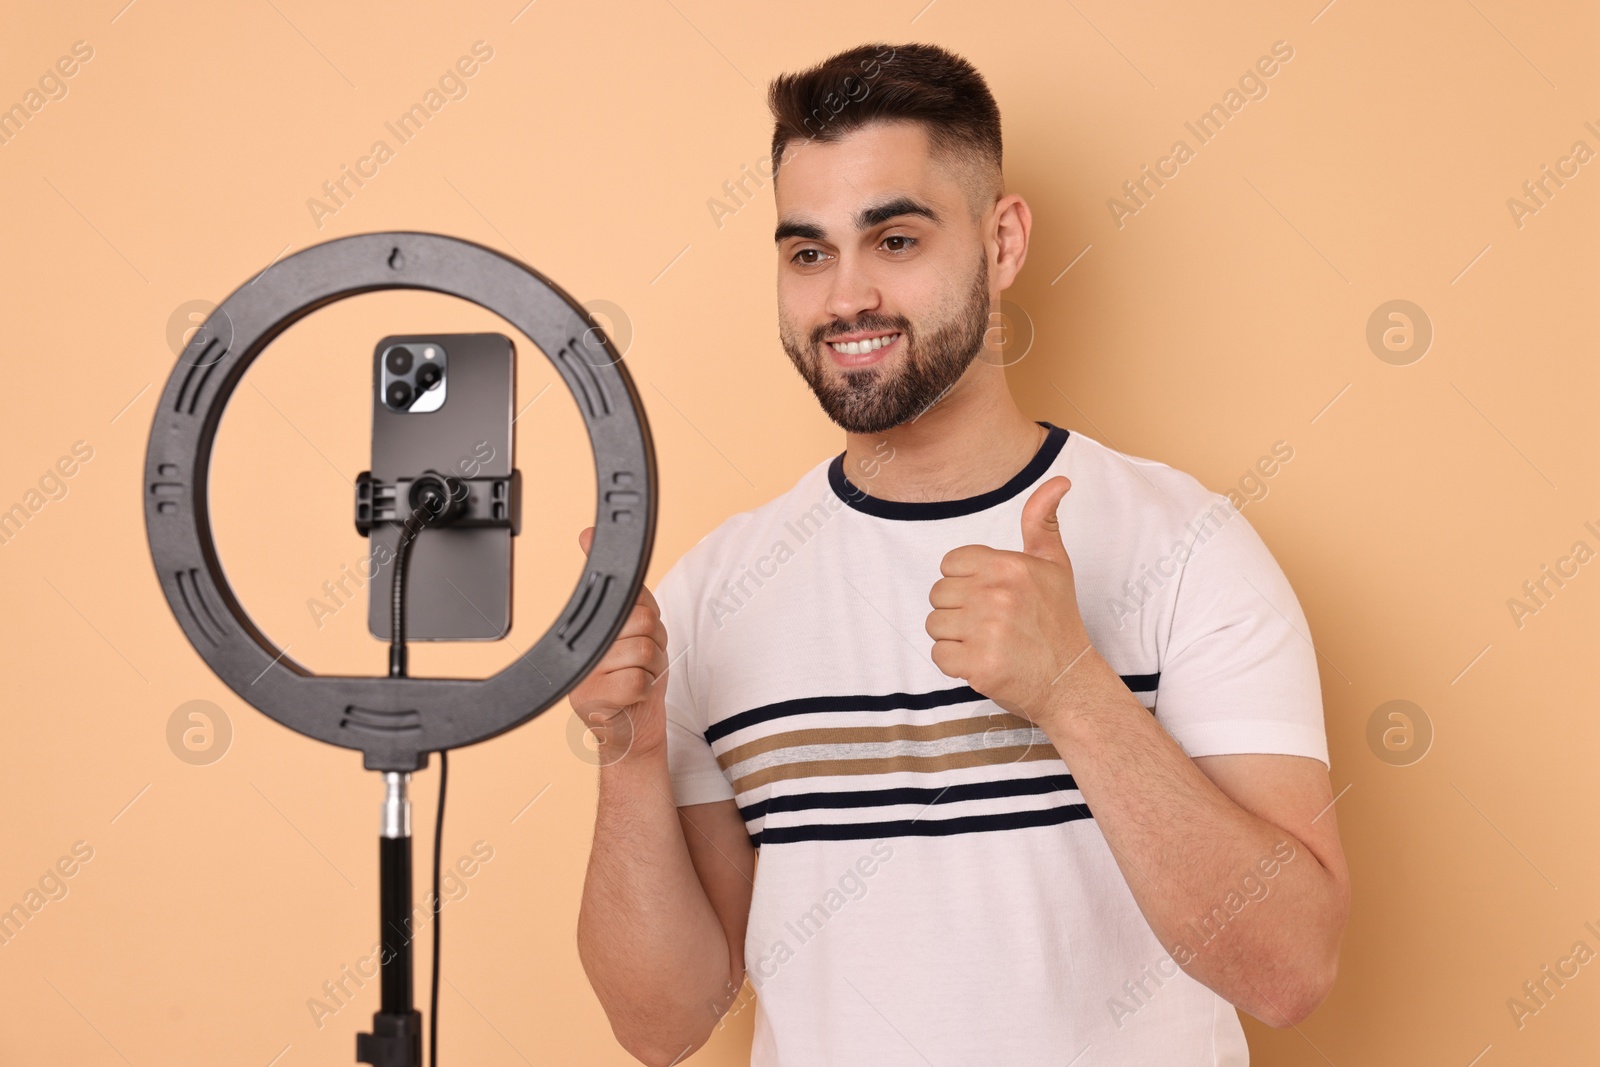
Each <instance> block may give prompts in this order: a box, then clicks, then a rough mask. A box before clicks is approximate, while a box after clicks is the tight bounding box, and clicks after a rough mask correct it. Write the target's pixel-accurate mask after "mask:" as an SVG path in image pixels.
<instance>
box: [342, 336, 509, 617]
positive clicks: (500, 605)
mask: <svg viewBox="0 0 1600 1067" xmlns="http://www.w3.org/2000/svg"><path fill="white" fill-rule="evenodd" d="M515 400H516V350H515V346H514V345H513V344H512V342H511V338H509V337H507V336H505V335H504V334H499V333H438V334H406V335H395V336H390V337H385V338H383V339H382V340H381V341H379V342H378V344H377V346H376V347H375V348H374V349H373V353H372V468H371V469H372V477H373V478H374V479H376V480H379V481H382V482H386V483H390V484H392V483H393V482H395V481H396V480H398V479H400V478H413V477H416V476H417V475H419V474H421V473H422V472H423V471H426V470H434V471H437V472H439V473H440V474H447V475H449V474H453V475H455V476H457V477H460V478H482V477H490V476H509V475H510V474H511V462H512V455H513V453H512V418H513V416H512V411H511V409H512V406H513V404H514V403H515ZM477 491H478V490H477V489H476V488H474V489H473V492H475V493H476V492H477ZM400 533H401V530H400V527H399V526H397V525H394V524H390V523H379V524H377V525H374V526H373V527H372V529H371V533H370V534H369V538H370V540H371V550H372V559H371V561H370V563H369V564H368V566H367V571H368V573H373V572H374V571H376V573H375V574H374V576H373V579H372V581H370V582H369V583H368V584H367V629H368V630H370V631H371V633H372V636H373V637H376V638H378V639H379V640H381V641H387V640H389V639H390V636H391V635H390V611H391V609H390V604H391V601H390V596H391V594H392V592H393V588H394V558H395V548H396V546H397V545H398V544H399V540H400ZM511 536H512V531H511V530H510V529H509V528H507V527H496V526H477V527H466V528H456V527H450V526H440V527H430V528H426V529H424V530H422V531H421V533H419V534H418V535H417V539H416V541H415V542H414V543H413V544H412V546H411V559H410V562H409V563H408V564H407V565H406V638H407V640H417V641H496V640H499V639H501V638H503V637H505V635H506V634H507V633H508V632H509V631H510V629H511Z"/></svg>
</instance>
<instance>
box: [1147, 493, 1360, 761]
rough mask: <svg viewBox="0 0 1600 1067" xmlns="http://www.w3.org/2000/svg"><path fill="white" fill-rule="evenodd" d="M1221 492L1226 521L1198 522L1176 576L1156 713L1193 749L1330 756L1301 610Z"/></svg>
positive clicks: (1205, 752) (1254, 535) (1215, 753)
mask: <svg viewBox="0 0 1600 1067" xmlns="http://www.w3.org/2000/svg"><path fill="white" fill-rule="evenodd" d="M1217 499H1218V500H1220V501H1221V504H1222V506H1221V507H1220V508H1218V509H1217V510H1216V511H1215V514H1216V515H1217V516H1219V518H1220V522H1221V524H1220V526H1216V525H1213V524H1207V525H1205V526H1203V527H1201V529H1200V534H1199V536H1197V537H1196V540H1195V544H1194V546H1193V548H1192V549H1191V552H1190V555H1189V558H1188V560H1187V561H1186V562H1185V564H1184V569H1183V572H1182V576H1181V578H1180V580H1179V582H1178V588H1177V593H1176V600H1175V603H1174V605H1173V609H1172V626H1171V629H1170V631H1169V635H1168V639H1167V642H1166V648H1165V650H1164V652H1163V654H1162V662H1161V667H1160V670H1161V677H1160V680H1159V683H1158V688H1157V692H1156V706H1155V712H1156V719H1157V721H1159V722H1160V723H1161V725H1162V726H1164V727H1165V728H1166V730H1167V732H1168V733H1170V734H1171V735H1172V737H1173V739H1174V740H1176V741H1177V742H1178V745H1179V746H1180V747H1181V748H1182V749H1183V750H1184V751H1185V752H1186V753H1188V754H1189V755H1190V756H1191V757H1192V756H1218V755H1224V754H1230V753H1244V752H1260V753H1278V754H1284V755H1292V756H1309V757H1311V758H1312V759H1315V760H1320V761H1321V762H1322V763H1323V764H1324V765H1327V764H1328V737H1327V732H1326V729H1325V727H1324V724H1323V715H1322V686H1321V683H1320V681H1319V679H1318V676H1317V653H1316V649H1315V648H1314V647H1313V646H1312V643H1311V631H1310V627H1309V626H1308V625H1307V623H1306V618H1305V614H1304V613H1303V612H1302V611H1301V610H1300V602H1299V600H1297V599H1296V597H1295V595H1294V590H1293V589H1292V588H1290V586H1289V580H1288V579H1287V578H1286V577H1285V576H1284V574H1283V571H1282V569H1281V568H1279V566H1278V563H1277V561H1276V560H1275V559H1273V558H1272V553H1271V552H1270V551H1268V549H1267V546H1266V544H1265V543H1263V542H1262V540H1261V538H1260V536H1259V535H1258V534H1257V533H1256V531H1255V529H1254V528H1253V527H1252V526H1251V525H1250V523H1249V522H1248V521H1247V520H1246V519H1245V517H1244V516H1243V515H1242V514H1240V513H1239V511H1238V510H1237V509H1236V508H1235V507H1234V506H1233V504H1232V503H1231V502H1229V501H1228V500H1227V498H1225V497H1221V496H1218V497H1217ZM1207 531H1211V532H1210V536H1209V537H1205V534H1206V532H1207ZM1202 538H1203V540H1202Z"/></svg>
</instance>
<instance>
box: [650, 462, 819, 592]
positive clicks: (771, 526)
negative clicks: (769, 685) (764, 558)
mask: <svg viewBox="0 0 1600 1067" xmlns="http://www.w3.org/2000/svg"><path fill="white" fill-rule="evenodd" d="M832 461H833V457H831V456H830V457H829V458H828V459H826V460H823V461H822V462H820V463H817V464H816V465H814V466H812V467H811V468H810V469H809V470H807V471H806V472H805V473H804V474H802V475H801V476H800V477H799V479H797V480H796V481H795V483H794V485H793V486H791V487H790V488H789V489H788V490H786V491H785V492H783V493H781V494H780V495H778V496H776V497H773V498H772V499H771V500H769V501H767V502H766V503H765V504H762V505H760V506H759V507H755V508H751V509H749V510H747V511H740V512H736V513H735V514H732V515H729V516H728V517H727V518H725V519H723V520H722V521H721V522H720V523H718V524H717V525H716V526H715V527H713V528H712V529H711V530H710V532H708V533H706V534H705V535H704V536H703V537H701V538H700V540H699V541H697V542H695V544H693V545H691V546H690V547H689V548H688V549H687V550H686V551H684V552H683V554H682V555H680V556H679V557H678V559H677V561H676V562H674V563H673V564H672V566H671V567H669V568H668V569H667V571H666V573H665V574H664V575H662V577H661V580H660V581H659V582H658V583H657V586H658V591H659V590H666V591H669V592H675V593H679V594H682V595H686V596H688V597H690V598H699V597H700V596H701V595H702V593H703V591H704V590H705V589H707V588H708V587H711V586H714V585H716V584H717V583H718V582H719V581H720V575H721V573H722V572H723V571H725V570H726V569H728V567H729V566H730V565H732V564H733V563H734V562H735V561H740V560H748V559H750V558H753V556H755V555H760V553H761V552H763V551H765V550H766V549H767V548H769V547H770V546H771V544H772V539H773V537H774V536H776V535H777V531H779V530H781V528H782V527H783V525H784V524H785V523H786V522H793V521H796V520H798V519H799V518H800V517H802V516H804V515H806V514H808V513H811V512H812V511H813V509H816V508H823V509H826V510H829V511H831V510H834V509H833V507H832V506H831V505H832V504H838V505H839V506H841V507H842V506H843V503H842V501H839V500H838V498H837V497H836V496H834V494H833V492H832V490H831V489H830V488H829V485H828V473H827V471H828V464H829V463H831V462H832Z"/></svg>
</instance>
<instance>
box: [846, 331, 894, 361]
mask: <svg viewBox="0 0 1600 1067" xmlns="http://www.w3.org/2000/svg"><path fill="white" fill-rule="evenodd" d="M899 336H900V335H899V334H897V333H891V334H885V335H884V336H882V337H873V338H869V339H868V340H865V341H847V342H845V343H844V344H839V343H837V342H834V341H829V342H828V344H830V345H832V346H833V350H834V351H835V352H837V353H839V354H840V355H841V356H861V355H865V354H866V353H868V352H876V351H877V350H878V349H880V348H882V347H883V346H884V345H887V344H892V343H894V340H895V338H897V337H899Z"/></svg>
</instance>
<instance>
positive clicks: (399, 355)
mask: <svg viewBox="0 0 1600 1067" xmlns="http://www.w3.org/2000/svg"><path fill="white" fill-rule="evenodd" d="M384 365H385V366H387V367H388V368H389V373H390V374H393V375H395V376H397V377H398V376H399V375H402V374H406V373H409V372H410V370H411V349H409V348H404V347H401V346H400V345H396V346H395V347H393V348H391V349H389V354H388V355H387V356H385V357H384Z"/></svg>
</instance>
